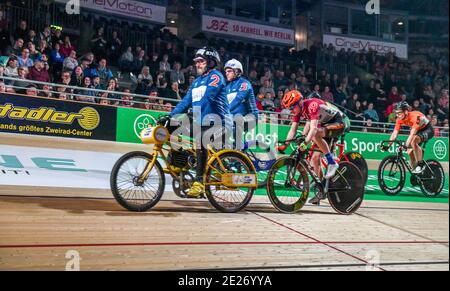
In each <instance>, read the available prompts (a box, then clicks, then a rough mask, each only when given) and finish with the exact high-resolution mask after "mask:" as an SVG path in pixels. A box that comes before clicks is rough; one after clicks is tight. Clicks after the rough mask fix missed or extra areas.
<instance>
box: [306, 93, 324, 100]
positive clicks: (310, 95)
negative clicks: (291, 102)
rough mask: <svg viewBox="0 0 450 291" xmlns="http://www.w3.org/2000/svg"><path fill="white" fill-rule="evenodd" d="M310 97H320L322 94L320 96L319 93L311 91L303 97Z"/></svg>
mask: <svg viewBox="0 0 450 291" xmlns="http://www.w3.org/2000/svg"><path fill="white" fill-rule="evenodd" d="M311 98H317V99H322V96H320V94H319V93H317V92H311V93H309V94H308V95H307V96H306V98H305V99H311Z"/></svg>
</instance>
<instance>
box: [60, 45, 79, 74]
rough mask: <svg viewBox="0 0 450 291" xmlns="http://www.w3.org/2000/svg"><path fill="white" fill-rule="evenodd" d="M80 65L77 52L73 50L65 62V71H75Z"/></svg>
mask: <svg viewBox="0 0 450 291" xmlns="http://www.w3.org/2000/svg"><path fill="white" fill-rule="evenodd" d="M77 66H78V61H77V52H76V51H74V50H72V51H71V52H70V54H69V56H68V57H67V58H65V59H64V62H63V70H64V71H73V70H75V67H77Z"/></svg>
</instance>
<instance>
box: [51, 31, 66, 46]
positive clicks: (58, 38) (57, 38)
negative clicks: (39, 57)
mask: <svg viewBox="0 0 450 291" xmlns="http://www.w3.org/2000/svg"><path fill="white" fill-rule="evenodd" d="M56 44H59V45H61V46H62V45H63V44H64V41H63V36H62V29H61V28H59V27H58V28H54V29H53V34H52V45H53V47H55V45H56Z"/></svg>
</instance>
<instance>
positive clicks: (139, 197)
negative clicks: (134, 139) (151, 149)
mask: <svg viewBox="0 0 450 291" xmlns="http://www.w3.org/2000/svg"><path fill="white" fill-rule="evenodd" d="M152 159H153V156H152V155H150V154H148V153H145V152H131V153H128V154H126V155H124V156H122V157H121V158H120V159H119V160H118V161H117V162H116V164H115V165H114V167H113V169H112V172H111V178H110V184H111V191H112V193H113V195H114V198H115V199H116V201H117V202H118V203H119V204H120V205H121V206H123V207H124V208H125V209H127V210H129V211H135V212H143V211H147V210H149V209H150V208H152V207H153V206H155V205H156V204H157V203H158V201H159V200H160V199H161V196H162V195H163V193H164V187H165V176H164V172H163V170H162V168H161V165H160V164H159V163H158V161H156V163H155V165H154V166H153V168H152V169H151V171H150V173H149V175H148V177H147V179H146V180H145V181H142V182H140V181H139V178H140V177H141V175H142V174H143V173H144V171H145V169H146V167H147V164H148V163H149V162H150V161H151V160H152Z"/></svg>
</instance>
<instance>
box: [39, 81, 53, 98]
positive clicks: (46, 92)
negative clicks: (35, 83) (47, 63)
mask: <svg viewBox="0 0 450 291" xmlns="http://www.w3.org/2000/svg"><path fill="white" fill-rule="evenodd" d="M51 91H52V87H51V86H50V85H47V84H45V85H43V86H42V90H39V94H38V96H40V97H45V98H53V93H52V92H51Z"/></svg>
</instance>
